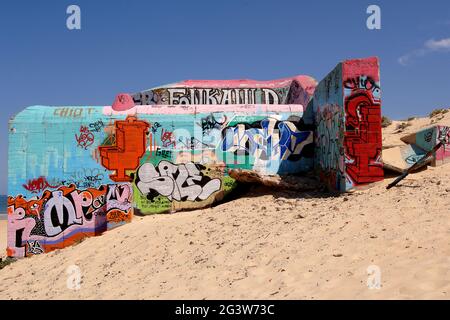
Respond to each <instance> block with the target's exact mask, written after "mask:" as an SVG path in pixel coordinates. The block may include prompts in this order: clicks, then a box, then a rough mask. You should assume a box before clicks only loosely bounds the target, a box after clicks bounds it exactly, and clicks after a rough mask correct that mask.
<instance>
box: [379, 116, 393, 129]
mask: <svg viewBox="0 0 450 320" xmlns="http://www.w3.org/2000/svg"><path fill="white" fill-rule="evenodd" d="M391 124H392V120H391V119H389V118H388V117H386V116H383V117H382V118H381V127H382V128H387V127H389V126H390V125H391Z"/></svg>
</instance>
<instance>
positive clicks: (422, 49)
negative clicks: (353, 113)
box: [0, 0, 450, 194]
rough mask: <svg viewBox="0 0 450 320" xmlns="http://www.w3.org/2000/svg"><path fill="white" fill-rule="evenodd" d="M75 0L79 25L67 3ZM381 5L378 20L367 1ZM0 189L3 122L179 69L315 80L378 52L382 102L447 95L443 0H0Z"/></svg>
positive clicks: (427, 103)
mask: <svg viewBox="0 0 450 320" xmlns="http://www.w3.org/2000/svg"><path fill="white" fill-rule="evenodd" d="M70 4H76V5H79V6H80V8H81V18H82V22H81V26H82V29H81V30H78V31H69V30H68V29H67V28H66V19H67V17H68V15H67V14H66V9H67V7H68V6H69V5H70ZM370 4H376V5H379V6H380V8H381V23H382V25H381V26H382V28H381V30H368V29H367V28H366V19H367V17H368V14H367V13H366V9H367V7H368V6H369V5H370ZM0 43H1V51H0V67H1V68H0V88H1V89H0V90H1V91H0V92H1V106H0V107H1V110H2V112H1V114H0V130H1V134H0V137H1V138H0V168H1V171H0V177H1V178H0V194H4V193H6V182H7V122H8V119H9V118H10V117H11V116H13V115H14V114H16V113H17V112H19V111H20V110H22V109H23V108H25V107H26V106H29V105H36V104H43V105H108V104H110V103H112V101H113V99H114V96H115V95H116V93H119V92H134V91H138V90H142V89H147V88H150V87H153V86H157V85H161V84H165V83H171V82H176V81H179V80H185V79H238V78H251V79H258V80H270V79H275V78H282V77H287V76H292V75H297V74H307V75H311V76H313V77H314V78H316V79H318V80H320V79H322V78H323V77H324V76H325V75H326V74H327V73H328V72H329V71H330V70H331V69H332V68H333V67H334V66H335V65H336V64H337V63H338V62H339V61H340V60H343V59H348V58H358V57H366V56H373V55H376V56H379V58H380V60H381V85H382V98H383V113H384V114H385V115H388V116H389V117H392V118H406V117H409V116H412V115H426V114H428V113H429V111H430V110H432V109H434V108H437V107H443V106H449V105H450V1H448V0H430V1H401V0H400V1H361V0H346V1H325V0H316V1H301V0H297V1H289V0H276V1H275V0H273V1H261V0H259V1H257V0H240V1H238V0H229V1H213V0H205V1H203V0H190V1H181V0H180V1H175V0H174V1H138V0H126V1H123V0H114V1H106V0H105V1H101V0H94V1H93V0H89V1H87V0H72V1H64V0H42V1H21V0H16V1H1V4H0Z"/></svg>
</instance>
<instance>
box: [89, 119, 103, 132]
mask: <svg viewBox="0 0 450 320" xmlns="http://www.w3.org/2000/svg"><path fill="white" fill-rule="evenodd" d="M104 127H105V124H104V123H103V121H102V120H98V121H96V122H93V123H90V124H89V130H90V131H91V132H100V131H101V130H102V129H103V128H104Z"/></svg>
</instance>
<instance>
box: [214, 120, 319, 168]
mask: <svg viewBox="0 0 450 320" xmlns="http://www.w3.org/2000/svg"><path fill="white" fill-rule="evenodd" d="M312 142H313V134H312V132H311V131H299V130H298V129H297V127H296V126H295V124H294V123H292V122H290V121H278V120H276V119H273V118H268V119H265V120H262V121H260V122H256V123H254V124H252V125H248V124H238V125H236V126H234V127H228V128H226V129H225V130H224V132H223V140H222V150H223V151H228V152H234V153H236V154H243V155H252V156H253V157H254V158H255V159H259V160H263V161H267V160H271V159H272V160H288V159H290V160H291V159H292V158H291V156H292V155H300V154H301V152H302V150H303V148H304V147H305V146H306V145H308V144H310V143H312Z"/></svg>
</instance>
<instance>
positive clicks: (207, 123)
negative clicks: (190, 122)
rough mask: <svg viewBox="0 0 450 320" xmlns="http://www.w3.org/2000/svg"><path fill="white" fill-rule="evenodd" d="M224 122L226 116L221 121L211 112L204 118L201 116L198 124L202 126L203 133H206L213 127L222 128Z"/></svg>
mask: <svg viewBox="0 0 450 320" xmlns="http://www.w3.org/2000/svg"><path fill="white" fill-rule="evenodd" d="M226 122H227V116H224V119H223V120H222V121H221V122H219V121H217V120H216V118H215V117H214V115H213V114H210V115H208V116H207V117H206V118H202V119H201V123H200V125H201V127H202V132H203V135H207V134H208V133H209V132H210V131H211V130H213V129H217V130H220V129H222V127H223V125H225V124H226Z"/></svg>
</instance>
